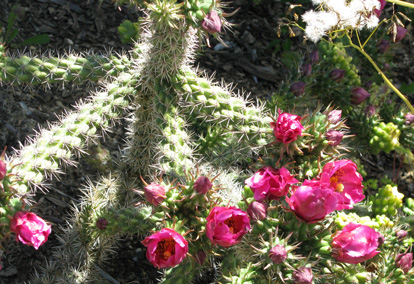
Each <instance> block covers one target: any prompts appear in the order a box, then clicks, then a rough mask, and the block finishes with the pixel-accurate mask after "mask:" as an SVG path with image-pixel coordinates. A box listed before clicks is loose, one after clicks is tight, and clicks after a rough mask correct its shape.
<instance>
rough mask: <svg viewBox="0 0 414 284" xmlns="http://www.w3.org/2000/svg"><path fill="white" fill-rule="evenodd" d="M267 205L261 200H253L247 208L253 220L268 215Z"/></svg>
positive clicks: (262, 218)
mask: <svg viewBox="0 0 414 284" xmlns="http://www.w3.org/2000/svg"><path fill="white" fill-rule="evenodd" d="M266 207H267V206H266V205H264V204H263V203H261V202H258V201H253V202H252V203H250V205H249V208H247V214H249V216H250V218H251V219H253V220H260V221H261V220H264V219H265V218H266V216H267V208H266Z"/></svg>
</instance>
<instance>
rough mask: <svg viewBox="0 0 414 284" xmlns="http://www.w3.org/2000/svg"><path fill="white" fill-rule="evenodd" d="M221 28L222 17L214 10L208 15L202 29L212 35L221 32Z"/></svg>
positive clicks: (202, 23)
mask: <svg viewBox="0 0 414 284" xmlns="http://www.w3.org/2000/svg"><path fill="white" fill-rule="evenodd" d="M221 26H222V23H221V19H220V16H219V15H218V14H217V12H216V11H214V10H213V11H211V12H210V13H208V14H207V15H206V17H205V18H204V20H203V21H202V22H201V28H202V29H203V30H205V31H206V32H208V33H211V34H214V33H219V32H221Z"/></svg>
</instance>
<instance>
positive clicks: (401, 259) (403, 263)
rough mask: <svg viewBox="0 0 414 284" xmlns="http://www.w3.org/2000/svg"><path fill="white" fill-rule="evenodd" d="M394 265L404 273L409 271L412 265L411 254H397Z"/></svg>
mask: <svg viewBox="0 0 414 284" xmlns="http://www.w3.org/2000/svg"><path fill="white" fill-rule="evenodd" d="M395 266H397V267H398V268H401V269H402V271H404V273H405V274H407V273H408V271H410V269H411V267H412V266H413V254H412V253H411V252H410V253H400V254H399V255H397V258H396V259H395Z"/></svg>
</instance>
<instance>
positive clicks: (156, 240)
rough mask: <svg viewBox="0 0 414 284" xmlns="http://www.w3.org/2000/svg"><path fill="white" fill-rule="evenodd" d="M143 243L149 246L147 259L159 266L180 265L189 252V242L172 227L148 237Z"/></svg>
mask: <svg viewBox="0 0 414 284" xmlns="http://www.w3.org/2000/svg"><path fill="white" fill-rule="evenodd" d="M142 244H143V245H144V246H146V247H147V259H148V260H149V261H150V262H151V263H152V265H154V266H155V267H157V268H166V267H174V266H176V265H178V264H179V263H180V262H181V261H182V260H183V259H184V258H185V257H186V255H187V252H188V242H187V241H186V240H185V239H184V237H183V236H182V235H180V234H179V233H177V232H176V231H174V230H173V229H170V228H164V229H161V231H159V232H156V233H154V234H152V235H151V236H149V237H146V238H145V240H143V241H142Z"/></svg>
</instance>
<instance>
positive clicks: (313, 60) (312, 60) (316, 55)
mask: <svg viewBox="0 0 414 284" xmlns="http://www.w3.org/2000/svg"><path fill="white" fill-rule="evenodd" d="M318 61H319V51H318V50H317V49H315V50H314V51H312V52H311V53H310V54H309V62H310V63H311V64H315V63H318Z"/></svg>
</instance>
